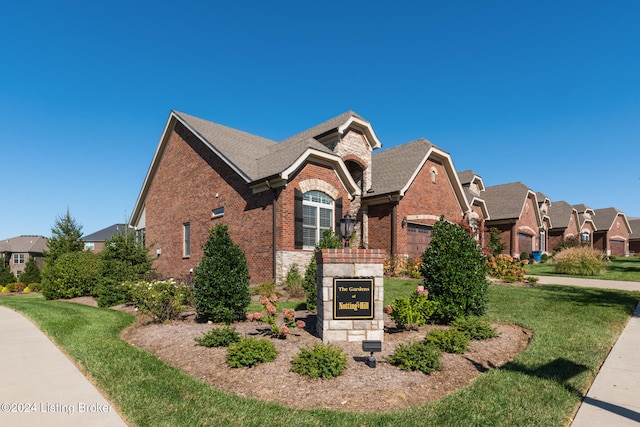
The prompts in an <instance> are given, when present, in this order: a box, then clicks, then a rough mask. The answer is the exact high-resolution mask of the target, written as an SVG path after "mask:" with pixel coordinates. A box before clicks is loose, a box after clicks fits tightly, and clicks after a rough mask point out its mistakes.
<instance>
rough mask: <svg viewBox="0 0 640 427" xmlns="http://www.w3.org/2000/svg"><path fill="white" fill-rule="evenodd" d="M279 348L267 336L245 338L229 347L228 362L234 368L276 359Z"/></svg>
mask: <svg viewBox="0 0 640 427" xmlns="http://www.w3.org/2000/svg"><path fill="white" fill-rule="evenodd" d="M277 355H278V350H276V346H275V345H274V344H273V343H272V342H271V341H269V340H267V339H266V338H260V339H257V338H254V337H249V338H243V339H241V340H240V341H238V342H236V343H233V344H231V345H230V346H229V348H228V349H227V363H228V364H229V366H231V367H232V368H243V367H252V366H255V365H258V364H260V363H263V362H273V361H274V360H276V356H277Z"/></svg>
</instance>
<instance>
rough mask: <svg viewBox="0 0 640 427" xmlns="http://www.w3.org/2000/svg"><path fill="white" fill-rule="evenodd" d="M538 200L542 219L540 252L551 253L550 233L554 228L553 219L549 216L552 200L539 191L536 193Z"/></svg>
mask: <svg viewBox="0 0 640 427" xmlns="http://www.w3.org/2000/svg"><path fill="white" fill-rule="evenodd" d="M536 199H538V210H539V211H540V219H541V220H542V226H541V227H540V234H539V236H540V240H539V244H538V250H539V251H542V252H549V231H550V230H551V226H552V224H551V217H550V216H549V211H550V209H551V200H550V199H549V198H548V197H547V196H545V195H544V194H543V193H541V192H539V191H538V192H537V193H536Z"/></svg>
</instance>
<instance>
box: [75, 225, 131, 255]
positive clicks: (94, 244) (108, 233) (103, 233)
mask: <svg viewBox="0 0 640 427" xmlns="http://www.w3.org/2000/svg"><path fill="white" fill-rule="evenodd" d="M128 232H131V233H133V232H135V229H134V228H133V227H131V226H130V225H128V224H113V225H111V226H109V227H106V228H103V229H102V230H98V231H96V232H95V233H91V234H87V235H86V236H82V237H81V238H80V241H81V242H82V243H84V250H85V251H91V252H96V253H98V252H100V251H101V250H102V248H104V242H106V241H107V240H109V239H110V238H111V237H113V236H114V235H115V234H116V233H128Z"/></svg>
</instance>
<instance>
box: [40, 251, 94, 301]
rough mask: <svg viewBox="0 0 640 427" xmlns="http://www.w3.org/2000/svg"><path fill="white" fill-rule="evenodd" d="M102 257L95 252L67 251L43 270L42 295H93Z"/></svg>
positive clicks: (59, 296)
mask: <svg viewBox="0 0 640 427" xmlns="http://www.w3.org/2000/svg"><path fill="white" fill-rule="evenodd" d="M99 267H100V258H99V257H98V255H97V254H94V253H93V252H86V251H85V252H67V253H65V254H62V255H60V256H59V257H58V259H57V260H56V262H55V263H54V264H52V265H49V266H47V268H45V269H44V271H43V272H42V295H44V297H45V298H46V299H58V298H75V297H83V296H91V295H93V288H94V286H95V284H96V280H97V279H96V278H97V277H98V271H99Z"/></svg>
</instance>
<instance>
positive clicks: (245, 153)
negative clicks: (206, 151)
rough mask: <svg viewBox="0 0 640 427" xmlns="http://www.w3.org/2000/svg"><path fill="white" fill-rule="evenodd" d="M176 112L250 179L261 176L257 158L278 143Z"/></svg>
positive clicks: (264, 154) (263, 155)
mask: <svg viewBox="0 0 640 427" xmlns="http://www.w3.org/2000/svg"><path fill="white" fill-rule="evenodd" d="M174 113H175V114H176V116H178V117H179V118H181V119H182V120H183V121H184V122H185V123H186V124H187V125H188V126H189V127H190V128H191V129H192V130H193V131H194V132H196V133H197V134H198V135H199V136H200V137H201V138H202V139H203V140H205V141H207V142H209V144H211V145H212V146H213V147H214V148H215V149H216V150H217V151H218V152H219V153H220V154H221V155H222V156H224V158H225V159H226V160H227V161H228V162H230V163H231V164H232V165H233V166H235V167H236V168H237V169H239V170H240V171H241V172H242V173H244V174H245V175H246V177H247V178H249V180H251V181H253V180H256V179H258V178H260V177H259V176H258V175H259V173H258V170H259V169H258V162H257V159H259V158H261V157H265V156H267V155H268V154H269V149H270V148H271V147H272V146H273V145H275V144H277V143H276V142H275V141H272V140H270V139H267V138H263V137H260V136H256V135H252V134H250V133H248V132H243V131H241V130H237V129H233V128H230V127H227V126H223V125H219V124H217V123H213V122H210V121H208V120H203V119H200V118H198V117H194V116H190V115H188V114H185V113H180V112H177V111H174Z"/></svg>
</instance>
